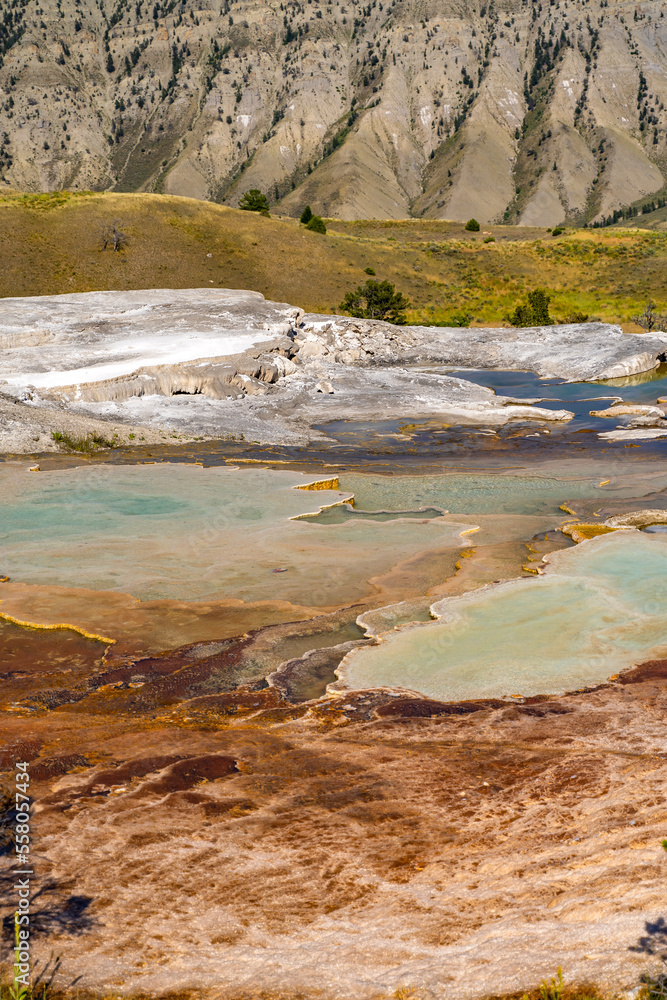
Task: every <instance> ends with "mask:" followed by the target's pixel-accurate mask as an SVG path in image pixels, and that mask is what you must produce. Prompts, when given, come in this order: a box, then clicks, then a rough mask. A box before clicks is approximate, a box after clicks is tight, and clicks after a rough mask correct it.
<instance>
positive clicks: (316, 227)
mask: <svg viewBox="0 0 667 1000" xmlns="http://www.w3.org/2000/svg"><path fill="white" fill-rule="evenodd" d="M306 229H310V231H311V233H326V231H327V227H326V226H325V225H324V219H321V218H320V216H319V215H314V216H313V217H312V219H311V220H310V222H308V223H306Z"/></svg>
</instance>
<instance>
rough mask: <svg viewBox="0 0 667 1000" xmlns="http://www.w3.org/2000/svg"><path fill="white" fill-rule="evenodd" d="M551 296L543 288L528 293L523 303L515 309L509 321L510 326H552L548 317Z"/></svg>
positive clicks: (551, 321)
mask: <svg viewBox="0 0 667 1000" xmlns="http://www.w3.org/2000/svg"><path fill="white" fill-rule="evenodd" d="M550 301H551V296H550V295H548V294H547V292H545V290H544V289H543V288H536V289H535V291H534V292H529V293H528V297H527V299H526V301H525V302H522V303H521V304H520V305H518V306H517V307H516V309H515V310H514V312H513V313H512V315H511V316H509V317H508V318H509V321H510V323H511V324H512V326H552V325H553V319H552V318H551V316H550V315H549V303H550Z"/></svg>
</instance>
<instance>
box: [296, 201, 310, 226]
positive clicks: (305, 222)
mask: <svg viewBox="0 0 667 1000" xmlns="http://www.w3.org/2000/svg"><path fill="white" fill-rule="evenodd" d="M312 217H313V213H312V211H311V208H310V205H306V207H305V208H304V210H303V212H302V213H301V218H300V219H299V222H301V223H303V225H304V226H307V225H308V223H309V222H310V220H311V219H312Z"/></svg>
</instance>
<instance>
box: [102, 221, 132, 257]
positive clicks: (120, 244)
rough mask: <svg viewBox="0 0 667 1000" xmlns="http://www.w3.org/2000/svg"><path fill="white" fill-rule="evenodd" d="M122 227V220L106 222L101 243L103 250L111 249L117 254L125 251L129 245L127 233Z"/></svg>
mask: <svg viewBox="0 0 667 1000" xmlns="http://www.w3.org/2000/svg"><path fill="white" fill-rule="evenodd" d="M120 227H121V220H120V219H114V220H113V222H105V223H104V225H103V226H102V229H101V232H100V242H101V244H102V250H106V249H107V247H111V249H112V250H114V251H115V252H116V253H117V252H118V251H119V250H123V249H124V248H125V247H126V246H127V244H128V237H127V233H124V232H123V230H122V229H121V228H120Z"/></svg>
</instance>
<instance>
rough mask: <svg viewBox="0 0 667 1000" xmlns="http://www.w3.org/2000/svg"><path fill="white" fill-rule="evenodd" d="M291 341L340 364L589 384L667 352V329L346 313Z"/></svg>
mask: <svg viewBox="0 0 667 1000" xmlns="http://www.w3.org/2000/svg"><path fill="white" fill-rule="evenodd" d="M296 337H297V343H301V345H302V346H301V348H300V350H301V351H305V352H307V355H308V356H309V357H319V358H327V359H330V360H332V361H333V360H335V361H339V362H341V363H342V364H350V363H355V362H358V363H363V364H380V365H388V364H439V365H448V366H450V367H452V368H487V369H504V370H514V371H533V372H535V373H536V374H537V375H540V376H542V377H544V378H550V377H556V378H562V379H565V380H566V381H570V382H577V381H582V380H584V381H591V380H596V379H612V378H620V377H622V376H625V375H635V374H638V373H639V372H645V371H650V370H651V369H652V368H655V367H656V365H657V364H658V363H659V361H660V360H662V359H663V358H664V357H665V356H666V355H667V334H660V333H659V334H653V335H641V334H626V333H623V331H622V330H621V328H620V326H612V325H610V324H607V323H569V324H566V325H559V326H541V327H528V328H518V329H517V328H513V327H503V328H495V329H489V328H482V327H466V328H461V327H454V328H446V327H428V326H409V327H396V326H392V324H390V323H380V322H376V321H373V320H359V319H348V318H347V317H345V316H327V317H323V316H317V315H315V314H307V315H306V316H304V317H303V320H302V323H301V327H300V330H299V332H297V335H296Z"/></svg>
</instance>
